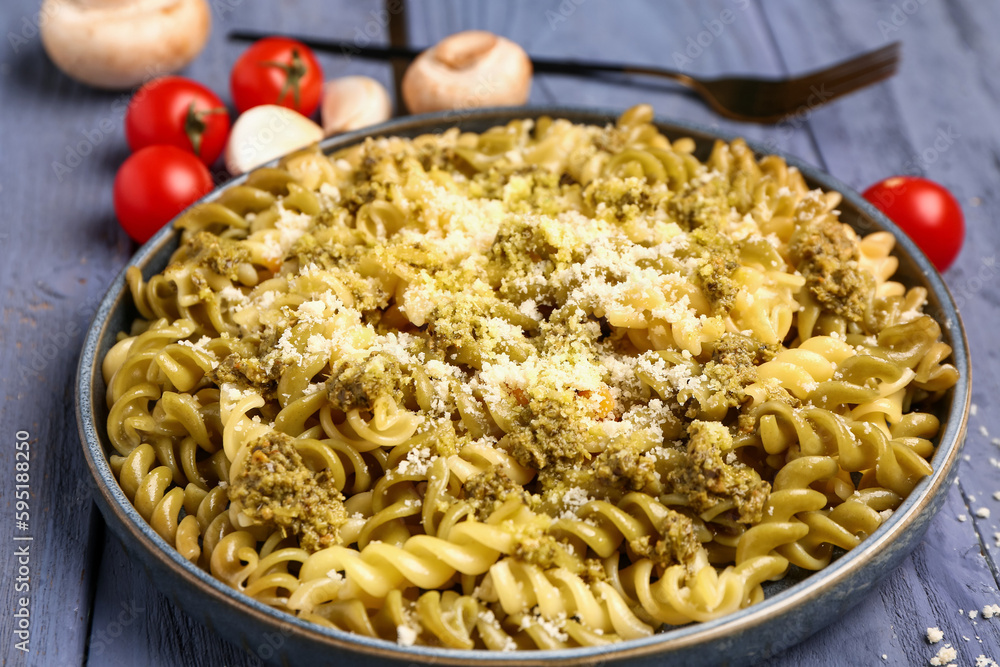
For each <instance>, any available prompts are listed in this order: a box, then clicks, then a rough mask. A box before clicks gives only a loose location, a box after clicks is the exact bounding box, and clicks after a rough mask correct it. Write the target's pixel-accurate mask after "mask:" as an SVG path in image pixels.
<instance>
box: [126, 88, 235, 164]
mask: <svg viewBox="0 0 1000 667" xmlns="http://www.w3.org/2000/svg"><path fill="white" fill-rule="evenodd" d="M228 137H229V112H228V111H227V110H226V107H225V105H224V104H222V100H220V99H219V97H218V96H217V95H216V94H215V93H213V92H212V91H211V90H209V89H208V88H206V87H205V86H203V85H201V84H200V83H198V82H196V81H191V80H190V79H185V78H183V77H180V76H165V77H161V78H159V79H154V80H152V81H150V82H149V83H147V84H146V85H144V86H143V87H142V88H140V89H139V91H138V92H137V93H136V94H135V95H134V96H133V97H132V100H131V101H130V102H129V104H128V111H127V112H126V113H125V138H126V139H127V140H128V145H129V146H130V147H131V148H132V150H133V151H137V150H139V149H141V148H145V147H146V146H155V145H157V144H165V145H168V146H176V147H178V148H182V149H184V150H186V151H190V152H192V153H194V154H195V155H197V156H198V158H199V159H200V160H201V161H202V162H204V163H205V164H206V165H210V164H212V163H213V162H215V159H216V158H218V157H219V154H220V153H222V149H224V148H225V147H226V139H227V138H228Z"/></svg>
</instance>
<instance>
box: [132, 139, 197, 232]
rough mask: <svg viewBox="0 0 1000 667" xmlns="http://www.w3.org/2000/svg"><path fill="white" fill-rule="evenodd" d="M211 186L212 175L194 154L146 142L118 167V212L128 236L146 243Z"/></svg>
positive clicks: (173, 147) (174, 147)
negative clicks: (150, 144) (143, 146)
mask: <svg viewBox="0 0 1000 667" xmlns="http://www.w3.org/2000/svg"><path fill="white" fill-rule="evenodd" d="M212 188H213V183H212V175H211V174H210V173H209V172H208V169H207V168H206V167H205V165H203V164H202V163H201V161H199V160H198V158H196V157H195V156H194V154H192V153H189V152H187V151H184V150H182V149H180V148H177V147H176V146H147V147H146V148H143V149H142V150H140V151H137V152H136V153H133V154H132V155H130V156H129V158H128V159H127V160H125V163H124V164H122V166H121V168H119V169H118V174H117V175H116V176H115V187H114V202H115V214H116V215H117V216H118V222H119V223H120V224H121V226H122V228H123V229H124V230H125V231H126V232H128V235H129V236H131V237H132V238H133V239H135V240H136V241H138V242H139V243H145V242H146V241H148V240H149V239H150V237H151V236H153V234H155V233H156V232H157V231H158V230H159V229H160V228H161V227H163V225H165V224H167V223H168V222H170V220H172V219H173V218H174V216H176V215H177V214H178V213H180V212H181V211H183V210H184V209H185V208H187V207H188V206H190V205H191V204H193V203H194V202H195V201H197V200H198V199H200V198H201V197H203V196H204V195H206V194H208V193H209V192H211V190H212Z"/></svg>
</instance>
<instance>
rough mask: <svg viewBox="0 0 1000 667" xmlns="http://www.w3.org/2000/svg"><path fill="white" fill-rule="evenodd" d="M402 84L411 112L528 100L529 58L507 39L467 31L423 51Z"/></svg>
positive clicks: (485, 33) (500, 104)
mask: <svg viewBox="0 0 1000 667" xmlns="http://www.w3.org/2000/svg"><path fill="white" fill-rule="evenodd" d="M402 88H403V100H404V101H405V102H406V107H407V108H408V109H409V110H410V111H411V112H412V113H423V112H426V111H445V110H450V109H470V108H473V107H488V106H508V105H519V104H524V103H525V102H526V101H527V100H528V93H529V92H530V91H531V60H530V59H529V58H528V54H526V53H525V52H524V49H522V48H521V47H520V46H518V45H517V44H515V43H514V42H512V41H510V40H509V39H506V38H504V37H500V36H498V35H494V34H493V33H491V32H486V31H484V30H468V31H465V32H459V33H456V34H454V35H451V36H449V37H446V38H444V39H443V40H441V41H440V42H438V43H437V44H436V45H435V46H432V47H431V48H429V49H427V50H426V51H424V52H423V53H421V54H420V55H419V56H418V57H417V58H416V60H414V61H413V63H412V64H411V65H410V67H409V68H408V69H407V70H406V75H405V76H404V77H403V86H402Z"/></svg>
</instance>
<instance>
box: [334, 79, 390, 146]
mask: <svg viewBox="0 0 1000 667" xmlns="http://www.w3.org/2000/svg"><path fill="white" fill-rule="evenodd" d="M390 116H392V102H390V101H389V93H388V92H386V90H385V86H383V85H382V84H381V83H379V82H378V81H376V80H375V79H371V78H369V77H367V76H345V77H343V78H340V79H333V80H332V81H327V82H326V84H325V85H324V87H323V132H324V133H325V134H326V135H327V136H330V135H331V134H336V133H338V132H349V131H350V130H357V129H358V128H362V127H367V126H369V125H376V124H378V123H381V122H383V121H386V120H389V117H390Z"/></svg>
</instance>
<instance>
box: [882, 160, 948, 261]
mask: <svg viewBox="0 0 1000 667" xmlns="http://www.w3.org/2000/svg"><path fill="white" fill-rule="evenodd" d="M863 196H864V198H865V199H867V200H868V201H870V202H871V203H872V204H874V205H875V208H877V209H879V210H880V211H882V212H883V213H885V214H886V215H887V216H888V217H889V219H890V220H892V221H893V222H895V223H896V224H897V225H899V227H900V228H901V229H902V230H903V231H904V232H906V234H907V235H908V236H909V237H910V238H911V239H913V241H914V243H916V244H917V245H918V246H919V247H920V249H921V250H923V251H924V254H925V255H927V258H928V259H930V260H931V263H933V264H934V266H936V267H937V269H938V271H944V270H945V269H947V268H948V267H949V266H951V263H952V262H953V261H955V257H956V256H957V255H958V251H959V250H961V249H962V241H963V240H964V239H965V219H964V217H963V216H962V209H961V207H959V205H958V202H957V201H955V198H954V197H953V196H952V194H951V193H950V192H948V191H947V190H945V189H944V188H943V187H942V186H940V185H938V184H937V183H935V182H934V181H929V180H927V179H926V178H919V177H917V176H893V177H891V178H887V179H885V180H884V181H880V182H878V183H876V184H875V185H873V186H871V187H870V188H868V189H867V190H865V191H864V193H863Z"/></svg>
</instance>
